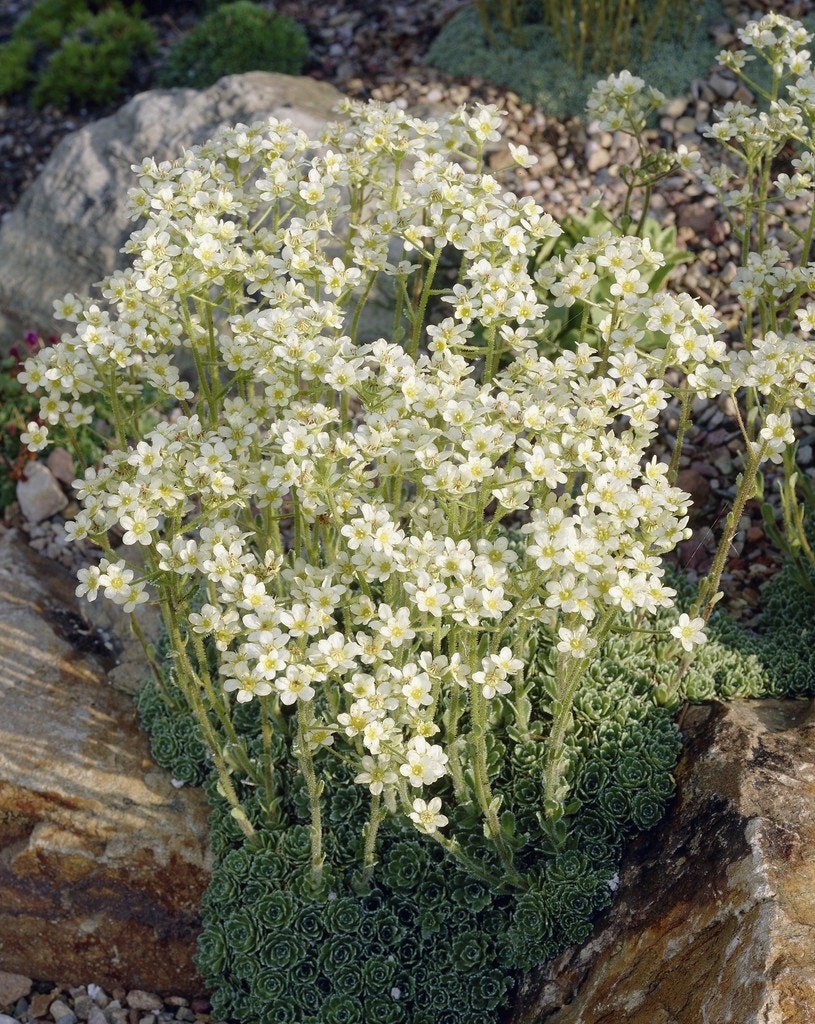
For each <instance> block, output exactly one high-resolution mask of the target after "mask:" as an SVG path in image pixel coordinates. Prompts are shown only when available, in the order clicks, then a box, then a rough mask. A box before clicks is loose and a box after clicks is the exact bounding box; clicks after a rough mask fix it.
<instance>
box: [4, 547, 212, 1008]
mask: <svg viewBox="0 0 815 1024" xmlns="http://www.w3.org/2000/svg"><path fill="white" fill-rule="evenodd" d="M74 585H75V584H74V580H73V579H72V577H71V576H70V575H69V574H68V573H67V572H65V571H64V570H62V569H61V567H60V566H58V565H56V564H55V563H53V562H50V561H47V560H45V559H42V558H40V557H39V556H37V555H36V554H35V553H34V552H33V551H32V550H31V549H30V548H29V547H28V545H26V544H24V543H22V542H21V541H20V540H19V539H17V538H16V537H15V534H14V531H3V532H2V534H0V969H2V970H4V971H7V972H19V973H20V974H23V975H25V976H27V977H33V978H40V979H45V980H52V981H55V980H62V979H71V980H78V979H82V980H85V981H93V982H95V983H96V984H99V985H102V986H103V987H106V988H108V989H110V988H112V987H115V986H117V985H121V986H122V987H124V988H147V989H150V990H151V991H159V992H166V993H173V994H187V995H195V994H196V993H200V992H201V990H202V985H201V982H200V980H199V979H198V977H197V975H196V973H195V970H194V968H193V964H192V956H193V953H194V951H195V942H196V937H197V933H198V930H199V927H200V920H199V917H198V910H199V906H200V902H201V896H202V894H203V892H204V889H205V888H206V885H207V884H208V881H209V877H210V874H211V855H210V852H209V847H208V841H207V827H206V824H207V815H208V808H207V805H206V801H205V800H204V797H203V794H202V793H201V791H200V790H195V789H177V788H175V787H174V786H173V785H172V782H171V779H170V776H169V775H168V773H167V772H165V771H163V770H161V769H159V768H157V767H156V765H155V764H154V763H153V761H152V760H151V758H150V751H149V745H148V741H147V738H146V736H145V735H144V734H143V733H142V732H141V730H140V729H139V726H138V722H137V718H136V713H135V709H134V706H133V702H132V699H131V698H130V697H129V696H128V695H127V694H124V693H122V692H120V691H119V690H116V689H114V688H113V687H112V686H111V685H110V683H109V680H108V676H107V669H108V668H109V667H110V664H109V662H108V661H107V659H106V648H105V645H104V644H98V645H94V644H92V643H89V642H88V639H89V638H88V633H87V628H86V626H85V625H84V624H83V621H82V618H81V609H80V608H79V607H78V605H77V601H76V598H75V597H74V594H73V590H74Z"/></svg>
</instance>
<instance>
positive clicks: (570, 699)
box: [543, 608, 617, 817]
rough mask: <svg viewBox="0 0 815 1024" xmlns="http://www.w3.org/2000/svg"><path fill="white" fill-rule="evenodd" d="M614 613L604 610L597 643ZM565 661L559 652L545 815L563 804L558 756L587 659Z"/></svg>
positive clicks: (550, 813)
mask: <svg viewBox="0 0 815 1024" xmlns="http://www.w3.org/2000/svg"><path fill="white" fill-rule="evenodd" d="M616 616H617V609H616V608H611V609H609V611H608V612H606V614H605V616H604V617H603V619H602V621H601V622H600V625H599V626H598V628H597V630H596V632H594V633H593V637H594V639H595V640H596V641H597V644H598V645H599V644H601V643H602V642H603V640H605V638H606V636H608V634H609V632H610V631H611V627H612V626H613V624H614V619H615V618H616ZM565 660H566V656H565V655H561V657H560V658H559V659H558V679H559V680H560V683H559V686H558V699H557V702H556V707H555V713H554V721H553V722H552V731H551V733H550V734H549V743H548V748H547V751H546V767H545V769H544V787H543V799H544V813H545V814H546V816H547V817H552V816H553V815H554V814H555V813H556V811H557V809H558V808H559V807H562V801H561V800H560V799H559V798H558V791H559V789H560V784H561V780H562V778H563V770H562V765H561V758H562V755H563V750H564V746H565V741H566V734H567V733H568V732H569V730H570V729H571V725H572V705H573V704H574V697H575V694H576V693H577V688H578V686H579V685H580V681H581V680H582V678H583V675H584V672H585V669H586V666H587V665H588V664H589V660H590V659H587V658H585V657H584V658H572V657H569V658H568V663H567V664H565V665H564V664H563V662H564V661H565Z"/></svg>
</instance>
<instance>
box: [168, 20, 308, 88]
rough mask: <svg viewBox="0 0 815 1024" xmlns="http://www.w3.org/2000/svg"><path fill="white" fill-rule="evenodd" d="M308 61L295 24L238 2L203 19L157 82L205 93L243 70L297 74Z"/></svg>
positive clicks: (303, 40) (302, 37) (177, 48)
mask: <svg viewBox="0 0 815 1024" xmlns="http://www.w3.org/2000/svg"><path fill="white" fill-rule="evenodd" d="M307 58H308V42H307V40H306V36H305V33H304V32H303V30H302V28H300V26H299V25H298V24H297V22H295V21H293V20H292V19H291V18H288V17H286V16H285V15H282V14H276V13H275V12H274V11H268V10H266V9H265V8H263V7H259V6H258V5H257V4H254V3H251V2H250V0H237V2H236V3H228V4H225V5H223V6H222V7H219V8H218V9H217V10H216V11H214V12H213V13H212V14H210V15H209V16H208V17H206V18H204V20H203V21H202V22H200V23H199V24H198V25H196V26H195V28H193V30H192V31H191V32H190V33H189V34H188V35H187V36H185V38H184V39H182V40H181V42H180V43H178V45H177V46H175V47H174V48H173V49H172V50H171V51H170V53H169V55H168V57H167V61H166V63H165V65H164V68H163V69H162V71H161V73H160V75H159V82H160V84H161V85H164V86H191V87H192V88H194V89H206V88H207V87H208V86H210V85H212V84H213V83H215V82H217V81H218V79H219V78H223V76H224V75H237V74H242V73H243V72H245V71H258V70H260V71H279V72H282V73H283V74H287V75H299V74H300V72H301V71H302V70H303V66H304V64H305V62H306V59H307Z"/></svg>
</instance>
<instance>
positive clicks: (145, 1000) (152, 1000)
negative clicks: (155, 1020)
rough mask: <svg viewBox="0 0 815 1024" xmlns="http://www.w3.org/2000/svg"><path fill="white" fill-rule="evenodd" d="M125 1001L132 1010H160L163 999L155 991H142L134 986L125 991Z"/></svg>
mask: <svg viewBox="0 0 815 1024" xmlns="http://www.w3.org/2000/svg"><path fill="white" fill-rule="evenodd" d="M125 1002H126V1003H127V1005H128V1006H129V1007H130V1008H131V1009H133V1010H160V1009H161V1008H162V1007H163V1006H164V1001H163V1000H162V999H161V998H160V997H159V996H157V995H156V994H155V992H143V991H142V990H141V989H138V988H134V989H132V990H131V991H130V992H128V993H127V996H126V997H125Z"/></svg>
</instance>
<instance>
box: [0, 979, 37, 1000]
mask: <svg viewBox="0 0 815 1024" xmlns="http://www.w3.org/2000/svg"><path fill="white" fill-rule="evenodd" d="M32 985H33V982H32V980H31V978H27V977H26V976H25V975H24V974H11V973H9V972H8V971H0V1006H13V1005H14V1004H15V1003H16V1002H17V1000H18V999H22V998H23V996H27V995H28V993H29V992H30V991H31V986H32Z"/></svg>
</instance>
